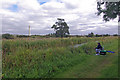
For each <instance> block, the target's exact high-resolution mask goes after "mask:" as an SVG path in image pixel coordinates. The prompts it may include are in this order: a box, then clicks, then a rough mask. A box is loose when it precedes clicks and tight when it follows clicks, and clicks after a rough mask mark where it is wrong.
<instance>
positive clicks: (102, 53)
mask: <svg viewBox="0 0 120 80" xmlns="http://www.w3.org/2000/svg"><path fill="white" fill-rule="evenodd" d="M106 52H109V53H115V52H113V51H107V50H101V51H100V55H106Z"/></svg>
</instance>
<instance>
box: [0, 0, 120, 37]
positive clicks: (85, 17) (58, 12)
mask: <svg viewBox="0 0 120 80" xmlns="http://www.w3.org/2000/svg"><path fill="white" fill-rule="evenodd" d="M0 3H1V4H2V7H1V8H0V15H2V33H11V34H28V33H29V31H28V26H29V25H30V26H31V34H39V35H43V34H49V33H53V32H54V30H53V29H51V26H52V25H53V24H54V23H55V22H56V21H57V18H63V19H65V21H66V22H67V24H68V26H69V27H70V34H72V35H84V34H88V33H90V32H93V33H95V34H116V33H118V22H117V21H118V19H117V18H116V19H114V20H112V21H110V22H107V23H105V22H104V21H103V19H102V16H97V15H96V14H95V13H96V12H97V4H96V0H0Z"/></svg>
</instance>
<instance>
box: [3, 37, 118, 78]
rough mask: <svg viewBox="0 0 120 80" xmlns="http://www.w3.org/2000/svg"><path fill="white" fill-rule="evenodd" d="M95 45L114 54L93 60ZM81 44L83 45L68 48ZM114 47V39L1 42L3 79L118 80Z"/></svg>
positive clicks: (116, 48) (115, 43) (96, 57)
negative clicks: (108, 79)
mask: <svg viewBox="0 0 120 80" xmlns="http://www.w3.org/2000/svg"><path fill="white" fill-rule="evenodd" d="M95 41H99V42H101V44H102V45H104V47H105V49H107V50H111V51H115V52H116V53H115V54H110V53H108V54H107V56H95V50H94V48H95V47H96V45H97V43H96V42H95ZM80 43H86V44H85V45H83V46H81V47H78V48H71V47H70V46H71V45H73V46H74V45H75V44H80ZM117 44H118V43H117V37H104V38H86V37H82V38H63V39H60V38H56V39H44V40H4V41H3V45H2V47H3V60H2V61H3V62H2V67H3V69H2V70H3V78H49V77H57V78H58V77H59V78H63V77H65V78H66V77H67V78H70V77H72V78H90V77H95V78H99V77H100V78H101V77H102V78H106V77H111V78H113V77H117V74H118V73H117V69H116V67H117V65H118V64H117V61H118V60H117V56H118V54H117V50H118V47H117ZM111 46H112V47H111ZM114 68H115V69H114ZM112 69H114V71H113V73H112V74H109V73H111V71H112ZM92 74H93V75H94V76H93V75H92Z"/></svg>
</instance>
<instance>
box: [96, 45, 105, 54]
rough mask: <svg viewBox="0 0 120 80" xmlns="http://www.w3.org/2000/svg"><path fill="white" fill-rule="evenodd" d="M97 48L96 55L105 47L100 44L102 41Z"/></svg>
mask: <svg viewBox="0 0 120 80" xmlns="http://www.w3.org/2000/svg"><path fill="white" fill-rule="evenodd" d="M95 49H96V55H99V53H100V51H101V50H103V48H102V46H101V45H100V43H98V46H97V47H96V48H95Z"/></svg>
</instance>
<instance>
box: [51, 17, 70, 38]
mask: <svg viewBox="0 0 120 80" xmlns="http://www.w3.org/2000/svg"><path fill="white" fill-rule="evenodd" d="M57 20H58V21H57V22H55V24H54V25H53V26H52V27H51V28H54V30H55V31H56V33H55V35H56V37H65V36H67V35H69V34H70V33H69V26H68V25H67V23H66V22H65V20H64V19H60V18H57Z"/></svg>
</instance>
